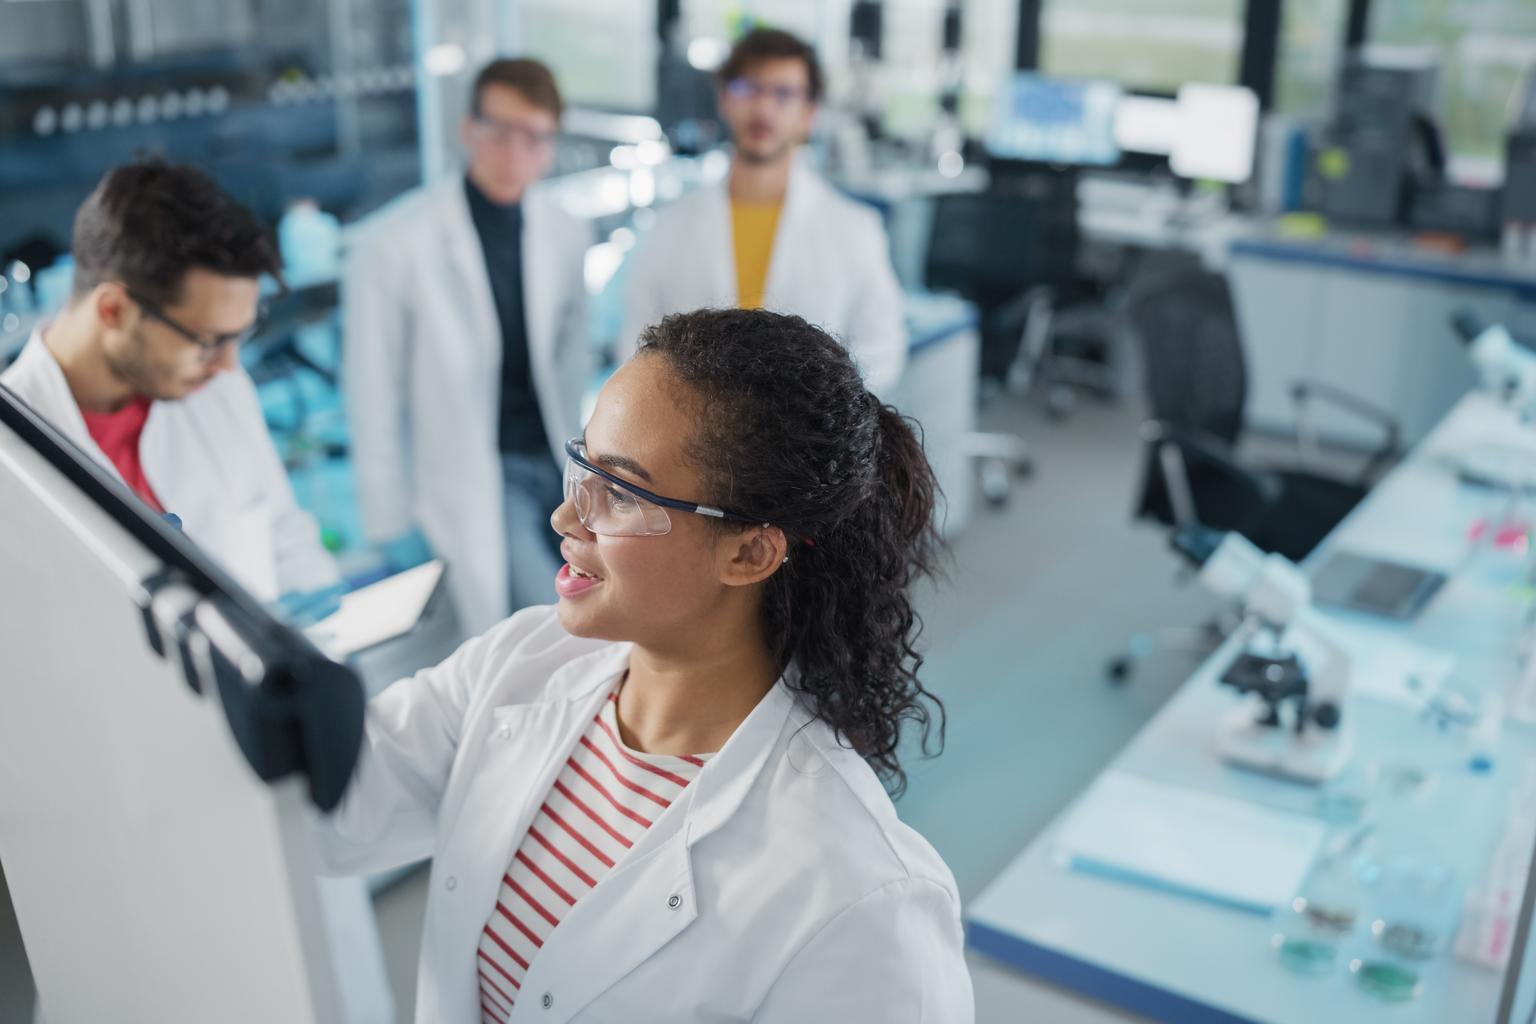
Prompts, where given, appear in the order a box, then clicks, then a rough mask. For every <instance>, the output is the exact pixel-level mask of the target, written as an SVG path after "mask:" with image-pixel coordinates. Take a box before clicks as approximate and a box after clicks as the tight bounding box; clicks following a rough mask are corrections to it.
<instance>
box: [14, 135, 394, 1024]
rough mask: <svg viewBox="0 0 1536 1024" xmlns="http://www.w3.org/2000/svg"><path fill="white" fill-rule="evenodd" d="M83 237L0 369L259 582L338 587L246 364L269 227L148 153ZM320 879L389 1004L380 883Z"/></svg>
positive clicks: (348, 1005)
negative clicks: (66, 272) (49, 304)
mask: <svg viewBox="0 0 1536 1024" xmlns="http://www.w3.org/2000/svg"><path fill="white" fill-rule="evenodd" d="M72 255H73V257H74V263H75V276H74V287H73V291H72V293H71V295H70V298H69V301H68V303H67V304H66V305H65V307H64V309H63V310H62V311H61V312H60V313H59V315H58V316H57V317H56V318H54V319H53V320H51V321H50V322H48V323H45V324H43V325H42V326H40V327H39V328H38V329H37V331H36V333H34V334H33V336H32V338H31V339H30V340H29V341H28V342H27V345H26V347H25V348H23V349H22V351H21V354H20V355H19V356H18V357H17V359H16V362H15V363H14V364H13V365H12V366H11V367H10V368H9V369H7V370H6V371H5V373H4V374H0V384H4V385H5V386H6V387H8V388H10V389H11V390H12V391H14V392H15V393H16V394H17V395H19V396H20V397H21V398H22V399H23V400H24V401H26V402H27V403H28V404H29V405H31V406H32V407H33V408H34V409H35V410H37V412H38V413H39V414H41V415H42V416H43V417H44V418H46V419H47V420H49V421H50V422H51V423H52V424H53V425H54V426H55V427H57V428H58V429H59V430H60V431H61V432H62V433H64V434H65V435H66V436H67V437H68V438H69V439H70V440H71V441H73V442H74V443H75V444H77V445H79V446H80V448H82V449H83V450H84V451H85V452H86V453H87V454H89V455H90V456H91V457H93V458H94V459H95V460H96V461H97V462H99V463H101V464H102V465H103V466H104V467H106V468H107V469H109V470H110V471H112V472H113V473H115V474H117V476H118V477H119V478H120V479H121V480H122V481H123V482H124V483H125V484H127V485H128V487H129V488H130V489H132V491H133V492H134V494H136V495H137V496H138V497H139V498H140V499H141V500H142V501H144V502H145V503H146V504H148V505H150V506H151V507H152V508H154V509H156V510H157V511H160V512H164V513H171V514H174V515H175V516H177V517H178V518H179V519H180V521H181V527H182V529H183V530H184V531H185V532H186V534H187V536H188V537H189V538H190V539H191V540H193V541H195V542H196V543H197V544H198V546H199V547H201V548H202V549H203V550H204V551H206V552H207V553H208V554H209V555H210V556H211V557H212V558H213V560H214V561H216V562H218V563H220V564H221V565H222V566H223V567H224V568H225V569H226V570H227V571H228V572H229V574H230V575H231V576H233V577H234V578H235V580H236V581H237V582H239V583H240V584H241V585H242V586H243V587H245V589H246V590H248V591H250V592H251V594H252V595H253V596H254V597H256V598H257V599H259V600H262V601H268V602H271V601H274V600H278V599H279V598H282V599H283V603H284V604H285V605H287V606H290V607H293V606H296V605H297V604H299V603H302V602H301V601H298V600H295V599H301V598H304V597H306V596H308V597H309V598H310V602H309V603H310V604H312V605H313V604H315V603H317V602H316V601H315V600H314V599H313V597H314V595H316V594H319V593H330V594H334V593H337V592H339V590H340V577H339V575H338V573H337V570H336V564H335V562H334V561H333V560H332V559H331V556H330V555H329V554H328V553H327V552H326V551H325V549H324V548H323V547H321V545H320V536H319V531H318V529H317V528H316V526H315V521H314V519H313V518H312V517H311V516H310V515H309V514H308V513H306V512H305V511H303V510H302V509H301V508H299V506H298V504H297V503H296V502H295V501H294V497H293V489H292V487H291V486H290V485H289V483H288V476H287V473H286V472H285V470H284V469H283V464H282V460H281V459H280V458H279V457H278V454H277V450H276V448H274V447H273V445H272V438H271V436H270V435H269V434H268V433H267V425H266V421H265V419H264V418H263V416H262V412H261V404H260V401H259V400H258V398H257V395H256V388H255V385H254V384H253V383H252V382H251V379H250V377H249V376H247V375H246V373H245V371H244V370H243V369H242V368H241V366H240V360H239V355H238V350H239V347H240V343H241V342H242V341H244V340H245V339H246V338H249V337H250V336H251V335H252V334H254V333H255V331H256V329H257V327H258V325H259V322H260V313H259V309H260V301H259V298H260V292H261V278H262V276H263V275H271V276H273V277H277V276H279V274H280V273H281V269H282V268H281V261H280V259H279V257H278V254H277V248H276V246H275V244H274V243H273V241H272V237H271V235H270V233H269V232H268V231H267V229H266V228H265V227H264V226H263V225H262V224H261V223H260V222H259V221H257V220H256V218H255V217H254V216H253V215H252V214H251V212H250V211H249V210H247V209H245V208H244V207H242V206H241V205H240V204H239V203H237V202H235V200H234V199H232V198H231V197H230V196H229V195H228V194H226V193H225V192H224V191H223V190H222V189H220V188H219V187H218V186H217V185H216V184H214V182H213V181H211V180H210V179H209V178H208V177H207V176H205V175H204V174H202V173H201V172H200V171H198V170H196V169H194V168H191V167H182V166H173V165H169V164H166V163H164V162H162V161H159V160H145V161H140V162H137V163H132V164H128V165H125V166H122V167H118V168H116V169H114V170H112V171H110V172H108V173H107V175H106V177H104V178H103V179H102V181H101V183H100V184H99V185H98V186H97V187H96V190H95V191H94V192H92V193H91V194H90V196H89V197H88V198H87V199H86V200H85V202H84V204H82V205H81V207H80V210H79V212H78V213H77V214H76V215H75V226H74V240H73V251H72ZM332 600H334V598H333V599H332ZM232 884H239V882H238V879H235V880H233V881H232ZM319 885H320V888H319V893H320V897H321V910H322V915H323V919H324V921H325V926H326V929H327V932H328V935H329V939H330V944H331V949H332V953H333V959H334V962H335V964H336V968H337V971H336V973H337V982H338V986H339V989H340V994H341V998H342V1004H343V1006H344V1007H345V1014H346V1020H347V1021H348V1022H350V1024H378V1022H383V1021H389V1020H392V1019H393V1016H394V1010H393V997H392V995H391V994H390V990H389V979H388V976H387V975H386V973H385V970H384V957H383V950H382V948H381V947H380V945H379V941H378V931H377V928H376V925H375V923H374V918H373V908H372V905H371V903H370V901H369V896H368V891H367V888H366V887H365V885H364V883H363V881H362V879H357V878H353V879H345V878H322V879H320V880H319Z"/></svg>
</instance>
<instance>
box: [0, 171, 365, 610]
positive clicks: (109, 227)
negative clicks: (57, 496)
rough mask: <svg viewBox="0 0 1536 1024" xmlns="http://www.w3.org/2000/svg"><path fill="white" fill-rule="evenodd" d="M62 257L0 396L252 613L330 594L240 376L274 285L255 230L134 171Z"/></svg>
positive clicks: (92, 209)
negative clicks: (63, 298) (241, 352)
mask: <svg viewBox="0 0 1536 1024" xmlns="http://www.w3.org/2000/svg"><path fill="white" fill-rule="evenodd" d="M72 256H73V258H74V263H75V274H74V287H73V291H72V293H71V296H70V299H69V301H68V303H67V304H66V305H65V307H64V309H63V310H62V311H61V312H60V313H59V315H58V316H57V317H56V318H55V319H53V320H52V321H51V322H49V323H46V324H44V325H42V326H41V327H39V328H38V329H37V331H36V333H34V334H33V336H32V338H31V340H30V341H29V342H28V343H27V345H26V347H25V348H23V349H22V351H21V354H20V355H19V356H18V357H17V360H16V363H15V364H14V365H13V366H11V367H10V368H9V369H8V370H6V372H5V374H4V375H3V376H0V382H3V383H5V384H6V386H8V387H9V388H11V390H13V391H15V392H16V393H17V394H19V395H20V396H21V397H22V398H23V399H25V400H26V401H27V402H28V403H30V404H31V405H32V406H33V407H34V408H36V409H37V411H38V412H39V413H41V414H42V415H43V416H44V417H46V418H47V419H49V420H50V421H52V422H53V424H54V425H55V426H57V427H58V428H59V429H60V430H62V431H63V432H64V433H65V434H66V435H68V436H69V438H70V439H71V440H73V441H74V442H75V443H76V444H78V445H80V446H81V447H82V448H83V449H85V451H86V452H87V453H89V454H90V455H92V456H93V457H95V459H96V460H97V461H98V462H100V463H101V464H102V465H104V466H106V467H107V468H109V469H111V470H112V471H113V472H115V473H116V474H117V475H118V476H119V477H120V478H121V479H122V480H123V482H124V483H126V484H127V485H128V486H129V487H130V488H131V489H132V490H133V492H134V493H135V494H137V495H138V496H139V497H140V498H141V499H142V500H144V501H145V502H146V503H148V504H149V505H150V506H152V507H153V508H155V509H156V510H158V511H161V512H170V513H174V514H175V515H176V516H177V517H178V518H179V519H180V520H181V525H182V528H183V529H184V530H185V531H186V533H187V536H188V537H190V538H191V539H192V540H194V541H196V542H197V543H198V545H199V546H201V547H203V548H204V549H205V550H206V551H207V552H208V553H209V554H210V555H212V556H213V558H214V559H215V560H216V561H218V562H220V563H221V564H222V565H223V566H224V567H225V568H226V569H227V570H228V571H229V572H230V573H231V575H233V576H234V577H235V578H236V579H237V580H238V581H239V582H240V583H241V585H243V586H244V587H245V588H246V589H247V590H249V591H250V592H251V593H252V594H253V595H255V596H256V597H257V598H258V599H260V600H263V601H272V600H275V599H277V598H278V597H279V596H280V595H288V594H296V593H304V592H312V591H316V590H320V589H323V588H329V587H331V586H333V585H335V584H337V583H338V582H339V576H338V574H337V570H336V564H335V562H334V561H332V559H331V557H330V555H329V554H328V553H327V552H326V551H325V549H324V548H323V547H321V545H320V536H319V531H318V530H317V528H316V525H315V521H314V519H313V518H312V517H311V516H310V515H309V514H308V513H307V512H305V511H304V510H302V509H301V508H299V506H298V504H297V503H296V502H295V501H294V497H293V490H292V488H291V487H290V486H289V483H288V476H287V473H286V472H285V471H284V469H283V464H282V461H281V459H280V458H279V457H278V454H277V450H276V449H275V448H274V447H273V445H272V439H271V437H270V435H268V433H267V427H266V421H265V419H264V418H263V416H262V412H261V405H260V403H259V401H258V399H257V397H256V388H255V386H254V385H253V384H252V382H251V379H250V377H248V376H247V375H246V373H245V371H244V370H242V369H241V367H240V360H239V356H238V349H239V346H240V342H241V341H243V340H244V339H246V338H248V337H249V336H250V335H251V334H253V333H254V332H255V330H256V327H257V325H258V320H259V313H258V310H259V309H260V302H259V297H260V290H261V283H260V280H261V277H262V275H264V274H268V275H272V276H274V277H276V276H277V275H278V274H279V273H280V270H281V262H280V259H279V257H278V255H277V249H276V247H275V245H274V244H273V242H272V238H271V235H270V234H269V232H268V231H267V229H266V228H265V227H264V226H263V225H262V224H261V223H260V222H259V221H257V220H256V219H255V217H253V216H252V215H251V213H250V212H249V211H248V210H246V209H245V208H244V207H242V206H240V205H239V204H238V203H236V202H235V201H234V200H233V199H232V198H230V197H229V196H228V195H227V194H225V193H224V192H223V191H222V190H221V189H220V188H219V187H218V186H217V185H215V184H214V183H213V182H212V181H211V180H209V179H208V178H207V177H206V176H205V175H203V174H202V173H201V172H199V171H197V170H195V169H193V168H191V167H178V166H172V165H169V164H166V163H164V162H161V161H158V160H147V161H140V162H137V163H132V164H128V165H125V166H122V167H118V168H116V169H114V170H112V171H110V172H109V173H108V174H107V175H106V177H104V178H103V179H102V181H101V183H100V184H99V185H98V186H97V187H96V190H95V191H94V192H92V193H91V195H90V196H89V198H87V199H86V201H85V202H84V204H82V205H81V207H80V210H79V212H78V213H77V214H76V216H75V226H74V241H73V248H72Z"/></svg>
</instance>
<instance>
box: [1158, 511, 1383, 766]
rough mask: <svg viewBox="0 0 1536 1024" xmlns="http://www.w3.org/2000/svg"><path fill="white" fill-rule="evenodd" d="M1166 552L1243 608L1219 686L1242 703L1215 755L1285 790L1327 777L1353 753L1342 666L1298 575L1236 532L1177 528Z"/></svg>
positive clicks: (1345, 666)
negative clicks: (1271, 778) (1286, 784)
mask: <svg viewBox="0 0 1536 1024" xmlns="http://www.w3.org/2000/svg"><path fill="white" fill-rule="evenodd" d="M1172 543H1173V546H1174V549H1175V550H1177V551H1178V552H1179V553H1180V554H1182V555H1183V556H1184V557H1185V558H1187V559H1188V560H1189V561H1190V562H1191V563H1193V564H1194V565H1195V566H1196V567H1198V570H1199V578H1200V581H1201V582H1202V583H1204V584H1205V585H1206V586H1207V587H1208V588H1210V590H1211V591H1212V592H1214V593H1216V594H1219V595H1221V596H1223V597H1230V598H1233V599H1234V600H1237V601H1239V602H1241V603H1242V605H1243V610H1244V621H1243V625H1242V626H1241V628H1240V629H1239V632H1238V637H1239V645H1238V653H1237V656H1236V657H1235V658H1234V659H1233V660H1232V662H1231V663H1230V664H1229V665H1227V667H1226V668H1225V669H1224V670H1223V672H1222V674H1221V680H1220V681H1221V683H1222V685H1224V686H1230V687H1232V688H1233V689H1234V690H1236V691H1237V692H1238V693H1239V694H1240V695H1241V696H1242V698H1243V700H1242V703H1241V704H1240V705H1239V706H1238V707H1236V708H1234V709H1232V711H1230V712H1229V713H1228V714H1227V715H1226V716H1225V717H1224V718H1223V719H1222V721H1221V724H1220V725H1219V726H1218V728H1217V732H1216V750H1217V753H1218V754H1219V755H1220V756H1221V758H1222V759H1223V760H1225V761H1227V762H1228V763H1230V764H1234V765H1238V766H1240V767H1243V768H1248V769H1251V770H1254V771H1258V772H1263V773H1265V774H1269V775H1275V776H1279V777H1280V778H1284V779H1290V780H1292V781H1295V782H1303V783H1308V784H1311V785H1317V784H1320V783H1323V782H1326V781H1328V780H1329V779H1331V778H1334V777H1335V776H1337V775H1338V774H1339V773H1340V772H1341V771H1343V770H1344V766H1345V765H1346V764H1347V763H1348V761H1349V757H1350V753H1351V748H1352V746H1353V742H1352V738H1351V730H1350V727H1349V723H1348V722H1346V721H1345V718H1344V703H1345V697H1346V695H1347V693H1348V690H1349V681H1350V658H1349V654H1348V653H1347V652H1346V651H1345V650H1344V648H1343V647H1342V646H1340V644H1339V643H1338V642H1337V640H1335V639H1334V638H1333V637H1332V636H1331V635H1330V634H1329V631H1328V630H1327V629H1326V627H1325V626H1324V624H1323V623H1322V622H1321V621H1320V619H1319V617H1318V615H1317V613H1316V612H1315V611H1314V609H1313V608H1312V587H1311V584H1310V583H1308V581H1307V578H1306V576H1305V575H1303V574H1302V571H1301V569H1300V568H1298V567H1297V566H1296V564H1295V563H1293V562H1291V561H1289V560H1287V559H1285V558H1282V557H1281V556H1279V555H1274V554H1265V553H1264V552H1263V551H1260V550H1259V549H1258V548H1257V547H1255V546H1254V545H1253V544H1252V543H1251V542H1250V541H1249V540H1248V539H1247V538H1245V537H1243V536H1242V535H1241V534H1238V533H1228V532H1223V531H1220V530H1212V529H1209V528H1207V527H1204V526H1198V525H1193V526H1183V527H1180V528H1178V529H1177V530H1175V531H1174V534H1173V538H1172Z"/></svg>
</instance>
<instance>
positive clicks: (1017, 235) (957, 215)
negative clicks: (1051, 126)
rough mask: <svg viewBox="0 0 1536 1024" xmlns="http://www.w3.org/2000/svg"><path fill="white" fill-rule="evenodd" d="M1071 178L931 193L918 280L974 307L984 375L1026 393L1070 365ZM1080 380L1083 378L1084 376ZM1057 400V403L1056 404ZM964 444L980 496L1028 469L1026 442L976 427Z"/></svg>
mask: <svg viewBox="0 0 1536 1024" xmlns="http://www.w3.org/2000/svg"><path fill="white" fill-rule="evenodd" d="M1077 247H1078V232H1077V200H1076V177H1075V176H1074V175H1072V174H1071V173H1070V172H1065V171H1061V170H1059V169H1049V170H1040V171H1036V172H1032V173H1030V174H1016V175H1013V176H1010V177H1007V178H1005V179H1003V180H999V181H997V182H995V187H994V188H993V190H991V191H988V192H982V193H974V192H962V193H946V194H941V195H938V196H936V197H935V198H934V209H933V220H932V226H931V231H930V235H929V242H928V250H927V255H926V261H925V265H924V270H923V278H924V284H925V286H926V287H928V288H929V289H932V290H934V291H949V292H954V293H957V294H959V295H961V296H962V297H964V298H965V299H967V300H969V301H971V302H972V303H974V304H975V305H976V307H977V310H978V312H979V313H980V318H981V364H982V365H981V369H982V375H983V377H984V378H992V379H998V380H1003V381H1008V382H1011V384H1012V386H1013V387H1014V388H1015V389H1016V390H1020V391H1022V390H1025V389H1027V388H1028V387H1029V386H1031V385H1032V384H1034V383H1036V382H1047V383H1048V382H1049V380H1050V379H1051V378H1052V374H1051V373H1049V372H1045V371H1046V370H1047V368H1048V367H1049V368H1051V369H1053V370H1055V369H1059V370H1060V372H1061V374H1062V375H1065V374H1067V373H1068V372H1070V371H1071V370H1072V369H1073V367H1072V366H1070V365H1069V364H1070V361H1069V360H1067V359H1065V357H1062V358H1060V359H1056V360H1053V359H1052V355H1053V349H1052V345H1051V337H1052V318H1053V315H1054V313H1055V310H1056V308H1057V305H1058V302H1057V296H1058V295H1059V294H1061V293H1063V292H1065V291H1066V290H1067V289H1068V288H1070V287H1071V286H1073V285H1074V284H1075V283H1076V275H1075V272H1074V268H1075V264H1076V257H1077ZM1077 376H1079V377H1081V376H1082V375H1081V374H1078V375H1077ZM1055 407H1056V405H1055V404H1054V403H1053V408H1055ZM966 449H967V451H968V453H969V454H970V455H972V456H973V457H974V458H976V459H978V460H979V466H980V472H981V482H982V493H983V494H984V495H985V496H986V497H987V499H988V500H989V501H991V502H992V503H993V504H995V505H1000V504H1002V503H1003V502H1005V501H1007V499H1008V496H1009V492H1010V487H1011V484H1010V477H1011V476H1012V475H1014V474H1019V475H1023V474H1027V473H1028V472H1030V470H1031V469H1032V465H1033V464H1032V460H1031V457H1030V454H1029V448H1028V445H1027V444H1026V442H1025V441H1024V439H1023V438H1020V437H1017V436H1015V435H1011V434H984V433H974V434H971V435H970V436H969V437H968V438H967V445H966Z"/></svg>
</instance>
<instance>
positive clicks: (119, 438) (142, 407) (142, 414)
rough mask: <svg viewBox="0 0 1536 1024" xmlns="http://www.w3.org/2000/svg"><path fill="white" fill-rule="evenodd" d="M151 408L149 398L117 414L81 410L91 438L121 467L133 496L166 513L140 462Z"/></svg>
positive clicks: (119, 469) (136, 401)
mask: <svg viewBox="0 0 1536 1024" xmlns="http://www.w3.org/2000/svg"><path fill="white" fill-rule="evenodd" d="M149 406H150V400H149V399H148V398H135V399H134V400H133V401H131V402H129V403H128V404H127V405H125V406H123V407H122V408H121V409H119V410H117V412H86V411H85V410H84V409H81V410H80V415H82V416H84V417H85V429H86V430H89V431H90V432H91V438H92V439H93V440H95V442H96V444H97V445H98V446H100V448H101V450H102V452H103V453H105V454H106V456H107V458H109V459H111V460H112V465H114V466H116V467H117V471H118V472H119V473H121V474H122V477H123V481H124V482H125V483H127V484H128V486H129V487H130V488H131V489H132V490H133V493H134V494H137V495H138V496H139V497H141V498H143V499H144V500H145V501H146V502H148V503H149V505H150V507H152V508H153V509H154V510H155V511H156V512H164V511H165V507H164V506H162V505H161V504H160V499H159V498H157V497H155V492H154V490H153V489H151V487H150V486H149V480H148V479H147V478H146V477H145V476H144V464H143V463H142V462H141V461H139V435H141V434H143V433H144V421H145V420H147V419H149Z"/></svg>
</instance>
